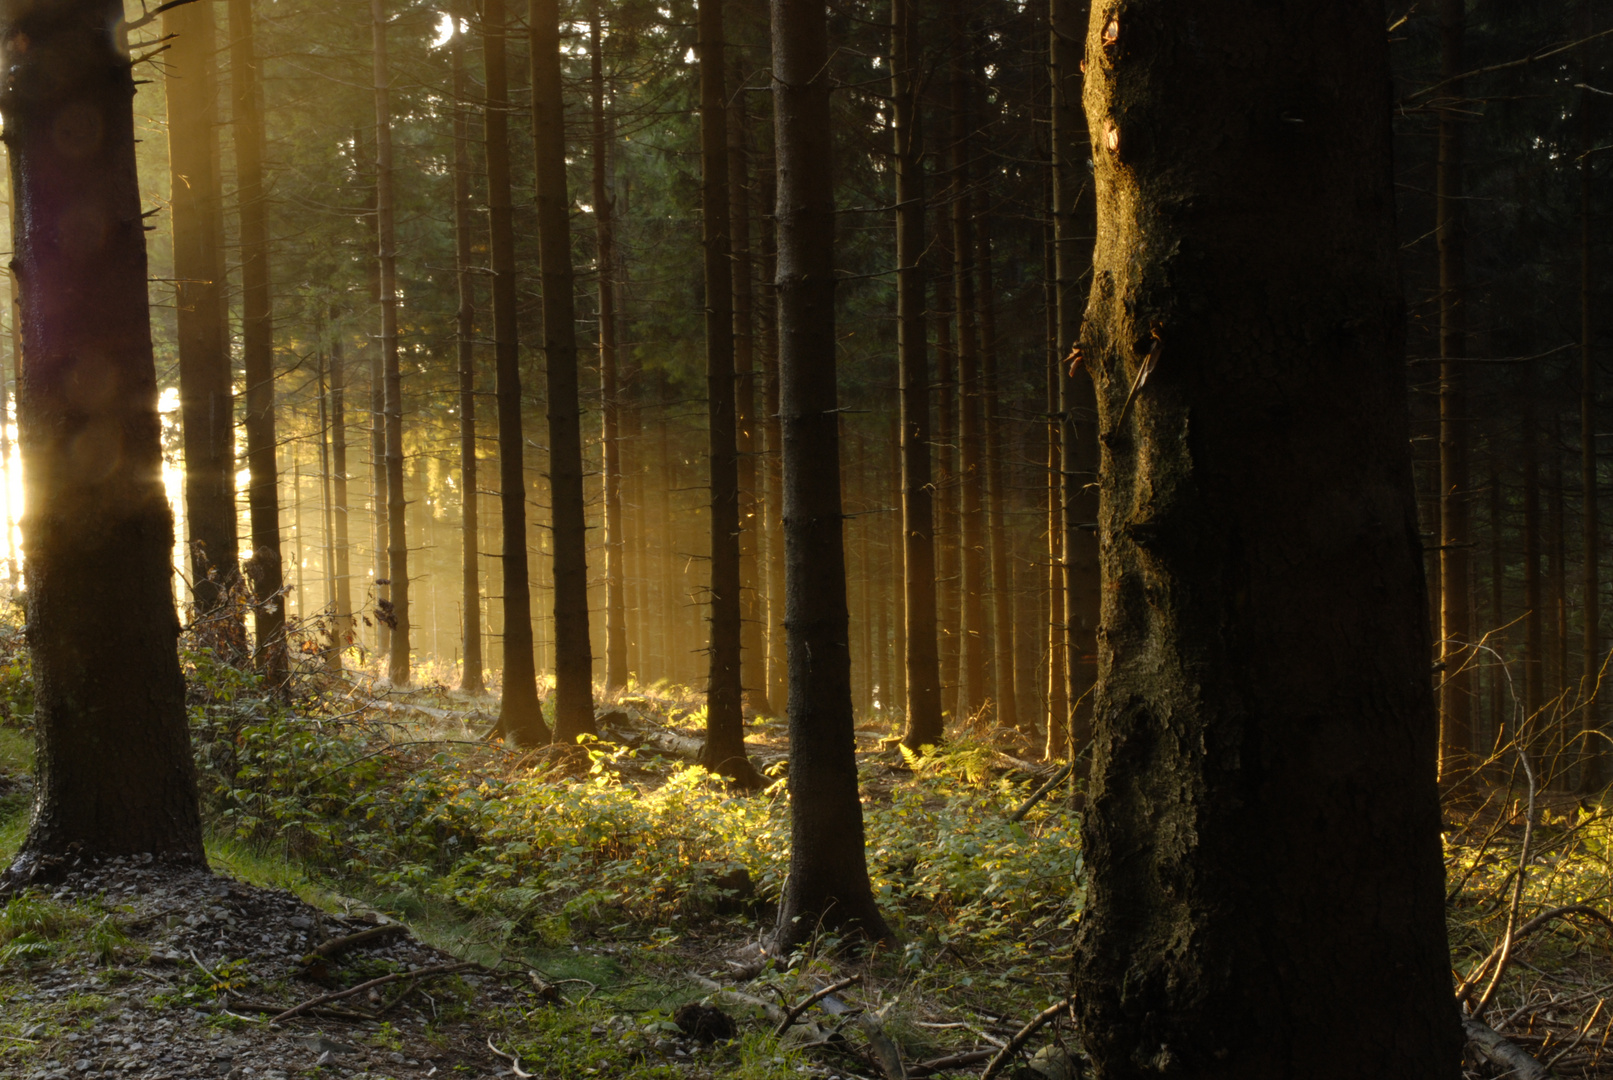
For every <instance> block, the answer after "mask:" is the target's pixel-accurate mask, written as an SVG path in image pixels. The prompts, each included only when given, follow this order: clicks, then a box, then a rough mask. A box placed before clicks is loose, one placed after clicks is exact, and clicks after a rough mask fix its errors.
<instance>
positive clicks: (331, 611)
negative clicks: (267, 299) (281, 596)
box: [316, 318, 343, 672]
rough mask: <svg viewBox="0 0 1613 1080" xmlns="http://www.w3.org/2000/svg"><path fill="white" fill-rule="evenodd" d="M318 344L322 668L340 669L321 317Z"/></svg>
mask: <svg viewBox="0 0 1613 1080" xmlns="http://www.w3.org/2000/svg"><path fill="white" fill-rule="evenodd" d="M319 330H320V335H319V336H320V343H319V350H320V351H319V352H318V353H317V354H316V356H317V358H318V361H319V371H318V378H319V509H320V516H321V517H322V518H323V522H322V524H323V525H324V540H325V544H324V552H323V553H322V554H323V555H324V559H325V604H326V608H327V617H328V618H329V620H330V621H329V622H328V623H327V624H326V626H327V635H328V638H327V641H326V646H325V668H326V670H328V671H331V672H340V671H341V670H342V645H343V638H342V633H341V615H340V610H341V609H340V608H339V607H337V605H336V528H335V524H334V507H333V502H332V499H331V491H330V480H331V477H330V470H331V464H330V458H331V453H330V430H331V428H330V403H329V400H328V399H327V398H326V396H325V372H326V367H325V352H324V345H325V342H324V337H325V334H324V330H325V320H324V319H323V318H321V319H320V320H319Z"/></svg>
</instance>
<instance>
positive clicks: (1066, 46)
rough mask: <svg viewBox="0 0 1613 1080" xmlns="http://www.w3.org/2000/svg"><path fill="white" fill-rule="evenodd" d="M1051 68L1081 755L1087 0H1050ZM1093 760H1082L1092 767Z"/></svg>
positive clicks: (1072, 707)
mask: <svg viewBox="0 0 1613 1080" xmlns="http://www.w3.org/2000/svg"><path fill="white" fill-rule="evenodd" d="M1050 2H1051V5H1052V6H1051V8H1050V11H1049V15H1050V23H1049V75H1050V80H1051V83H1052V88H1053V92H1052V97H1053V104H1052V110H1051V112H1052V134H1051V145H1052V156H1053V248H1054V252H1053V255H1054V276H1055V282H1054V289H1055V291H1056V293H1057V301H1058V351H1059V353H1060V354H1061V355H1060V357H1059V367H1060V368H1061V369H1062V370H1061V371H1060V375H1059V381H1060V385H1059V419H1060V425H1059V449H1060V455H1061V472H1062V474H1063V475H1062V477H1061V480H1062V488H1063V492H1062V505H1061V509H1060V518H1061V525H1062V528H1063V532H1064V535H1063V537H1062V543H1061V545H1060V547H1061V548H1062V549H1063V557H1064V562H1063V572H1064V587H1063V588H1062V589H1061V590H1060V594H1061V599H1062V601H1063V604H1062V608H1063V610H1062V612H1061V613H1060V614H1059V615H1058V621H1060V622H1062V623H1063V624H1064V641H1065V653H1064V663H1065V667H1064V671H1065V680H1066V681H1065V689H1064V700H1065V703H1066V706H1067V708H1068V709H1069V745H1070V753H1071V754H1072V755H1079V754H1082V753H1083V752H1085V751H1086V749H1087V748H1088V746H1089V745H1090V744H1091V741H1092V716H1093V713H1092V701H1091V695H1092V690H1093V687H1094V686H1095V685H1096V684H1097V678H1098V618H1099V610H1100V607H1101V602H1102V583H1101V582H1102V579H1101V574H1100V572H1099V566H1098V534H1097V529H1096V523H1097V520H1098V424H1097V408H1098V405H1097V398H1096V396H1095V395H1094V393H1093V389H1092V380H1091V379H1090V378H1089V377H1088V374H1087V373H1086V372H1085V371H1081V370H1079V368H1078V367H1077V366H1076V353H1075V351H1074V347H1075V344H1076V339H1077V337H1078V336H1079V334H1080V332H1081V320H1082V318H1083V312H1084V311H1085V308H1086V290H1085V288H1084V287H1083V286H1084V283H1085V281H1086V276H1087V273H1088V272H1089V270H1090V269H1091V266H1092V245H1093V238H1094V233H1095V231H1096V230H1095V228H1094V221H1093V212H1094V208H1095V207H1094V202H1093V198H1092V182H1091V180H1090V179H1089V177H1088V176H1087V170H1086V165H1085V162H1086V159H1087V154H1088V144H1089V142H1090V139H1089V137H1088V133H1087V124H1086V117H1085V116H1084V115H1083V114H1082V112H1081V86H1082V77H1081V71H1080V66H1081V42H1082V40H1083V37H1084V26H1085V23H1084V21H1083V19H1082V16H1083V15H1084V14H1085V13H1086V11H1087V9H1088V6H1089V5H1087V4H1084V3H1081V2H1079V0H1050ZM1085 772H1086V765H1085V764H1084V763H1083V765H1081V766H1080V767H1079V769H1078V774H1079V775H1084V774H1085Z"/></svg>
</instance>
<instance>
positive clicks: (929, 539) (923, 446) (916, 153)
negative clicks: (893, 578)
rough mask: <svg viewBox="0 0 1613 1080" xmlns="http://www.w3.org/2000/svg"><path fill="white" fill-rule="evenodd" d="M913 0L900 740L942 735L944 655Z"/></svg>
mask: <svg viewBox="0 0 1613 1080" xmlns="http://www.w3.org/2000/svg"><path fill="white" fill-rule="evenodd" d="M914 6H915V0H892V2H891V102H892V111H891V115H892V123H891V130H892V133H893V134H894V136H895V142H896V154H895V158H894V164H895V169H896V364H897V377H896V381H897V385H898V386H899V387H900V393H901V453H902V457H901V469H902V472H901V493H902V505H901V537H902V551H901V552H900V553H899V557H900V558H901V559H902V561H903V564H904V570H903V578H902V582H903V584H902V608H901V609H900V610H902V611H903V612H904V616H905V617H904V618H903V619H901V620H898V621H899V622H901V623H905V631H904V632H905V634H906V645H907V648H906V651H905V655H904V656H903V658H902V661H903V678H904V679H905V682H906V689H907V716H906V718H905V723H904V726H903V729H902V744H903V745H904V746H906V747H908V748H909V749H912V750H917V749H918V748H919V747H921V746H926V745H928V746H934V745H937V744H939V743H940V742H941V739H942V736H943V734H944V730H943V727H942V720H941V656H940V652H939V651H938V648H937V643H936V609H935V506H934V503H933V501H932V494H931V492H932V488H931V484H932V481H933V477H932V476H931V472H930V358H929V350H928V344H929V328H928V327H927V326H926V323H925V289H924V270H925V267H924V249H925V244H926V241H925V238H924V231H925V230H924V219H925V215H926V214H927V212H928V208H927V204H926V201H925V193H924V163H923V161H924V133H923V127H922V110H921V108H920V104H919V96H920V81H921V79H922V77H923V64H924V56H923V51H922V47H921V45H920V42H919V21H918V12H917V11H915V10H914Z"/></svg>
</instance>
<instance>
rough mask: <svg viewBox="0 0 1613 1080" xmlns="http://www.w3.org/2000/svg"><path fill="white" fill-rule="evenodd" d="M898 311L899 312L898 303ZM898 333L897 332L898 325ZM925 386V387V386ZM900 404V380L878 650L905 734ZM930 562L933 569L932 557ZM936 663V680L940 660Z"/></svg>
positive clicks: (892, 709) (890, 708) (889, 700)
mask: <svg viewBox="0 0 1613 1080" xmlns="http://www.w3.org/2000/svg"><path fill="white" fill-rule="evenodd" d="M919 280H920V281H921V282H922V281H923V278H920V279H919ZM921 287H922V286H921ZM897 310H898V314H899V313H900V305H899V304H898V309H897ZM924 329H925V328H924V312H923V310H922V306H921V310H920V311H919V332H920V333H924ZM898 332H900V326H899V325H898ZM900 353H901V342H900V340H898V342H897V363H898V367H899V366H900V362H901V355H900ZM897 374H898V376H899V375H900V371H898V373H897ZM926 389H928V388H927V387H926ZM926 396H928V395H926ZM900 405H901V391H900V382H898V390H897V406H898V410H897V413H896V415H894V416H892V417H891V418H890V435H889V437H888V438H887V446H886V448H887V449H888V450H889V451H890V460H889V477H890V482H889V484H888V485H887V486H886V488H885V491H886V493H887V494H886V497H887V498H890V497H891V496H892V495H894V496H895V498H894V499H891V503H892V507H893V509H894V510H895V513H893V514H891V515H890V533H889V541H888V543H889V550H890V558H891V566H890V572H889V573H888V574H887V575H886V577H885V581H886V584H887V585H888V586H889V587H890V590H889V592H888V593H887V594H886V597H885V599H886V603H885V605H883V608H882V610H889V611H890V613H891V648H890V650H889V654H888V656H887V654H886V652H885V650H883V649H882V650H881V663H884V662H885V660H887V659H888V660H889V661H890V663H891V665H892V668H893V670H892V672H891V674H890V676H889V680H890V681H889V682H888V683H886V684H885V699H884V700H885V712H886V714H887V715H890V714H892V713H894V715H896V716H899V717H901V718H902V722H903V734H904V735H905V734H906V725H907V660H906V658H907V524H906V521H907V508H906V499H905V498H904V493H903V490H902V457H903V452H904V450H905V447H904V446H903V445H902V417H901V411H900ZM926 411H928V410H926ZM927 419H928V418H926V420H927ZM925 427H926V428H928V427H929V424H928V423H926V424H925ZM926 434H928V432H926ZM928 446H929V440H928V439H926V440H925V447H926V449H928ZM926 494H928V492H926ZM932 556H933V551H932ZM931 565H932V568H933V565H934V562H933V558H932V563H931ZM930 590H931V591H930V597H931V601H932V603H931V608H932V611H933V608H934V603H933V601H934V597H935V591H934V590H935V578H934V575H933V573H932V575H931V578H930ZM931 626H932V632H931V634H930V640H931V641H932V642H933V641H934V640H935V634H934V632H933V626H934V619H933V617H932V619H931ZM932 651H933V650H932ZM936 666H937V671H936V676H937V677H936V682H937V683H939V682H940V670H939V667H940V665H939V663H938V664H937V665H936ZM935 715H936V717H937V718H939V717H940V715H941V688H940V686H939V685H937V686H936V688H935Z"/></svg>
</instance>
